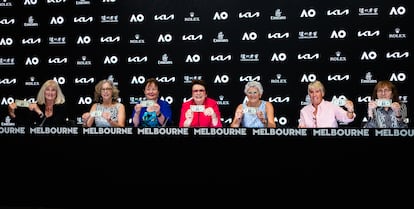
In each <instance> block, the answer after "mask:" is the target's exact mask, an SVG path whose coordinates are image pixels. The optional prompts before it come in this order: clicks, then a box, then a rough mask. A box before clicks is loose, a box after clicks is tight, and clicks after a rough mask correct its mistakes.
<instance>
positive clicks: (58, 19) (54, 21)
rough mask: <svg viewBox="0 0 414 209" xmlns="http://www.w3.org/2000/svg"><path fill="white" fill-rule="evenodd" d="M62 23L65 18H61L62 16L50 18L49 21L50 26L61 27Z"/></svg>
mask: <svg viewBox="0 0 414 209" xmlns="http://www.w3.org/2000/svg"><path fill="white" fill-rule="evenodd" d="M64 22H65V18H63V17H62V16H58V17H52V19H51V20H50V24H51V25H62V24H63V23H64Z"/></svg>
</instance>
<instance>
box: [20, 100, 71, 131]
mask: <svg viewBox="0 0 414 209" xmlns="http://www.w3.org/2000/svg"><path fill="white" fill-rule="evenodd" d="M39 108H40V110H42V112H43V113H44V112H45V108H46V106H45V105H44V104H43V105H39ZM15 114H16V118H14V119H13V122H14V123H16V125H17V126H66V125H67V121H66V118H67V112H66V105H65V104H55V105H53V114H52V116H50V117H46V115H44V116H43V117H40V116H39V114H37V113H36V112H35V111H30V110H29V109H28V108H20V107H18V108H17V109H16V111H15Z"/></svg>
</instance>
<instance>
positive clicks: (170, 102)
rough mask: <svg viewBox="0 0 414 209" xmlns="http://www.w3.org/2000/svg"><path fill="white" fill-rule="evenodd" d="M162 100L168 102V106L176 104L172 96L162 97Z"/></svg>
mask: <svg viewBox="0 0 414 209" xmlns="http://www.w3.org/2000/svg"><path fill="white" fill-rule="evenodd" d="M160 99H161V100H164V101H166V102H168V104H172V103H173V102H174V99H173V98H172V97H171V96H166V97H160Z"/></svg>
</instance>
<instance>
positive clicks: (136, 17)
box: [129, 14, 145, 22]
mask: <svg viewBox="0 0 414 209" xmlns="http://www.w3.org/2000/svg"><path fill="white" fill-rule="evenodd" d="M144 20H145V16H144V15H143V14H137V15H134V14H133V15H131V18H129V22H144Z"/></svg>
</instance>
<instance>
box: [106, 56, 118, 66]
mask: <svg viewBox="0 0 414 209" xmlns="http://www.w3.org/2000/svg"><path fill="white" fill-rule="evenodd" d="M116 63H118V57H117V56H110V57H109V56H105V59H104V64H116Z"/></svg>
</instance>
